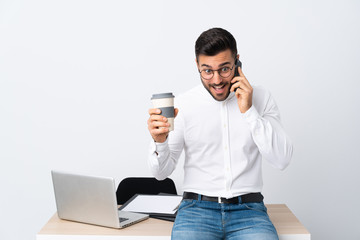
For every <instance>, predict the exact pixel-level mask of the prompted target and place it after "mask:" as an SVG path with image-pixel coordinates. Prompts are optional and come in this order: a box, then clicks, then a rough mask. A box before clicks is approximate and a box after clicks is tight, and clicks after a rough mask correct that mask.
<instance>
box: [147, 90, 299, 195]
mask: <svg viewBox="0 0 360 240" xmlns="http://www.w3.org/2000/svg"><path fill="white" fill-rule="evenodd" d="M252 103H253V105H252V107H251V108H250V109H249V110H248V111H247V112H245V113H244V114H242V113H241V112H240V109H239V107H238V104H237V99H236V97H235V94H234V93H230V95H229V96H228V98H227V99H226V100H224V101H216V100H215V99H214V98H213V97H212V96H211V95H210V94H209V93H208V92H207V91H206V89H205V88H204V87H203V86H202V85H199V86H197V87H195V88H193V89H191V90H190V91H188V92H186V93H185V94H182V95H180V96H178V97H176V99H175V106H176V107H177V108H179V114H178V116H177V117H176V118H175V124H174V125H175V129H174V131H172V132H170V134H169V136H168V138H167V140H166V141H165V142H164V143H155V142H154V141H152V142H151V144H150V154H149V159H148V163H149V166H150V169H151V172H152V174H153V175H154V176H155V177H156V178H157V179H159V180H161V179H165V178H166V177H168V176H169V175H170V174H171V173H172V172H173V170H174V169H175V167H176V164H177V161H178V159H179V157H180V154H181V153H182V151H183V150H184V152H185V162H184V182H183V190H184V191H187V192H195V193H199V194H203V195H207V196H216V197H225V198H231V197H235V196H239V195H242V194H246V193H252V192H261V190H262V185H263V183H262V171H261V169H262V163H261V161H262V159H265V160H266V161H268V162H269V163H270V164H271V165H273V166H274V167H276V168H279V169H284V168H285V167H286V166H287V165H288V164H289V162H290V159H291V156H292V143H291V141H290V140H289V138H288V136H287V135H286V133H285V131H284V129H283V127H282V126H281V123H280V115H279V110H278V108H277V106H276V104H275V102H274V99H273V98H272V96H271V95H270V93H269V92H268V91H267V90H265V89H264V88H261V87H255V86H253V101H252Z"/></svg>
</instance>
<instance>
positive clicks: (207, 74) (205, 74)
mask: <svg viewBox="0 0 360 240" xmlns="http://www.w3.org/2000/svg"><path fill="white" fill-rule="evenodd" d="M234 65H235V63H234V64H233V65H232V67H231V68H229V67H222V68H219V69H217V70H212V69H204V70H201V71H200V70H199V73H200V76H201V77H202V78H203V79H205V80H211V79H212V78H213V77H214V72H215V71H216V72H218V74H219V75H220V76H221V77H223V78H227V77H229V76H230V75H231V72H232V70H233V69H234Z"/></svg>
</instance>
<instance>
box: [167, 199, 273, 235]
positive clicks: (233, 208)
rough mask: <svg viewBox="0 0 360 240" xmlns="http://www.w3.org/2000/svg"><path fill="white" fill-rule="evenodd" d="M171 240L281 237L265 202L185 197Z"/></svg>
mask: <svg viewBox="0 0 360 240" xmlns="http://www.w3.org/2000/svg"><path fill="white" fill-rule="evenodd" d="M239 202H241V201H239ZM171 239H173V240H180V239H181V240H192V239H194V240H195V239H196V240H218V239H228V240H242V239H244V240H278V239H279V238H278V235H277V232H276V229H275V227H274V225H273V224H272V222H271V221H270V219H269V216H268V214H267V209H266V207H265V205H264V203H263V202H261V203H239V204H224V203H217V202H208V201H199V200H182V202H181V204H180V206H179V210H178V214H177V217H176V220H175V223H174V227H173V230H172V235H171Z"/></svg>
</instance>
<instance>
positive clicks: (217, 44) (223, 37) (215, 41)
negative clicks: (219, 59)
mask: <svg viewBox="0 0 360 240" xmlns="http://www.w3.org/2000/svg"><path fill="white" fill-rule="evenodd" d="M227 49H230V50H231V53H232V54H233V56H234V57H236V55H237V48H236V40H235V38H234V36H233V35H231V33H229V32H228V31H226V30H225V29H222V28H211V29H209V30H207V31H205V32H203V33H202V34H201V35H200V36H199V37H198V39H197V40H196V43H195V55H196V59H197V60H198V58H199V55H201V54H203V55H206V56H215V55H216V54H218V53H219V52H222V51H225V50H227Z"/></svg>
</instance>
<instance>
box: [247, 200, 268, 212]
mask: <svg viewBox="0 0 360 240" xmlns="http://www.w3.org/2000/svg"><path fill="white" fill-rule="evenodd" d="M243 205H244V206H245V207H246V208H247V209H249V210H254V211H259V212H267V208H266V206H265V204H264V203H263V202H261V203H255V202H254V203H243Z"/></svg>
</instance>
